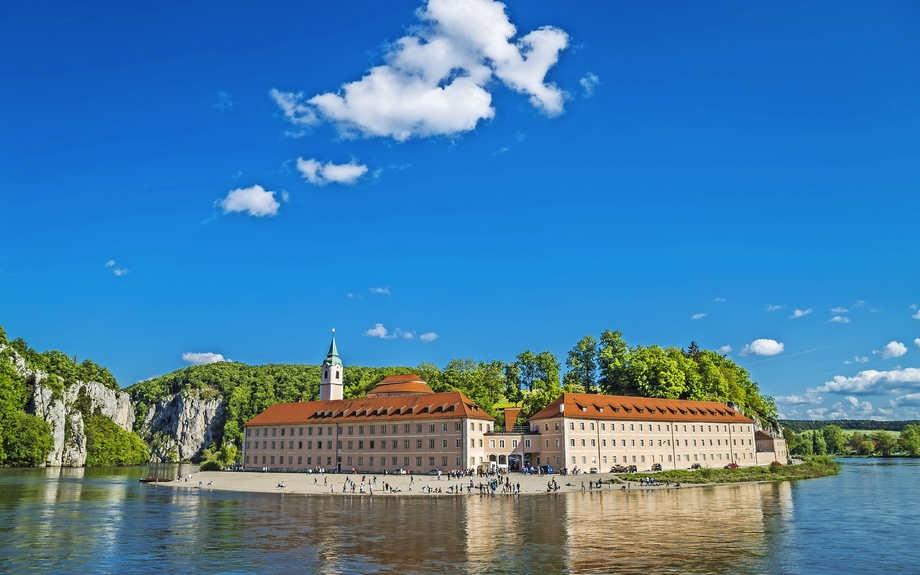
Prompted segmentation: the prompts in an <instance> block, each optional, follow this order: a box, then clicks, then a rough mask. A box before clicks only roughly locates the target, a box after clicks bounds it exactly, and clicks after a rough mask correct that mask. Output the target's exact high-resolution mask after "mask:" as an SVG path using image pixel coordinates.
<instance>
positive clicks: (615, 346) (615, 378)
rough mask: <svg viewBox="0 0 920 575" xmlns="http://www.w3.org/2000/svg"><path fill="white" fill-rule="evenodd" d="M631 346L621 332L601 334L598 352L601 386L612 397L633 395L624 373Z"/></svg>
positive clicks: (608, 331) (606, 331)
mask: <svg viewBox="0 0 920 575" xmlns="http://www.w3.org/2000/svg"><path fill="white" fill-rule="evenodd" d="M629 353H630V352H629V346H627V345H626V341H625V340H624V339H623V334H622V333H621V332H619V331H610V330H605V331H604V332H603V333H601V338H600V344H599V346H598V350H597V363H598V369H599V371H600V379H599V382H598V383H599V385H600V388H601V390H602V391H603V392H604V393H608V394H611V395H631V394H630V393H629V391H630V389H629V388H628V382H627V381H625V377H624V372H625V370H626V366H627V364H628V363H629Z"/></svg>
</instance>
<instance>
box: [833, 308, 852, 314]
mask: <svg viewBox="0 0 920 575" xmlns="http://www.w3.org/2000/svg"><path fill="white" fill-rule="evenodd" d="M848 311H850V310H848V309H847V308H845V307H833V308H831V313H846V312H848Z"/></svg>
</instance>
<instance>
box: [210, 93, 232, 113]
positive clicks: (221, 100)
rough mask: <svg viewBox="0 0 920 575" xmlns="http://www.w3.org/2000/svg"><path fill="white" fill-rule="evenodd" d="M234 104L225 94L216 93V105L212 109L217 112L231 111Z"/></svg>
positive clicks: (228, 95)
mask: <svg viewBox="0 0 920 575" xmlns="http://www.w3.org/2000/svg"><path fill="white" fill-rule="evenodd" d="M235 103H236V102H234V101H233V100H232V99H231V97H230V94H228V93H226V92H218V93H217V103H216V104H214V107H215V108H217V109H218V110H232V109H233V104H235Z"/></svg>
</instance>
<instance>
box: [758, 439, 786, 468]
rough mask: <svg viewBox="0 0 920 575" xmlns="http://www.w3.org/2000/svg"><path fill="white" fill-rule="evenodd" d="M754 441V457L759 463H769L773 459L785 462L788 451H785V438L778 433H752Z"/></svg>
mask: <svg viewBox="0 0 920 575" xmlns="http://www.w3.org/2000/svg"><path fill="white" fill-rule="evenodd" d="M754 443H755V447H756V449H757V451H756V457H757V463H758V464H759V465H769V464H771V463H773V462H774V461H778V462H780V463H786V462H787V461H789V453H787V452H786V440H785V439H784V438H782V437H780V436H778V435H771V434H769V433H767V432H765V431H757V432H756V433H754Z"/></svg>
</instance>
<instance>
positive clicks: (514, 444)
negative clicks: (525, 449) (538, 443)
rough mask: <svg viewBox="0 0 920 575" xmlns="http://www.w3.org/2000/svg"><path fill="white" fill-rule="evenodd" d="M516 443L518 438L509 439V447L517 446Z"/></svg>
mask: <svg viewBox="0 0 920 575" xmlns="http://www.w3.org/2000/svg"><path fill="white" fill-rule="evenodd" d="M517 444H518V440H517V439H512V440H511V447H517Z"/></svg>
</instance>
